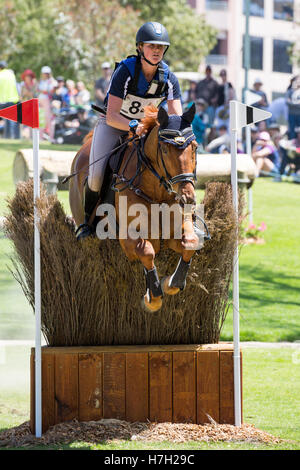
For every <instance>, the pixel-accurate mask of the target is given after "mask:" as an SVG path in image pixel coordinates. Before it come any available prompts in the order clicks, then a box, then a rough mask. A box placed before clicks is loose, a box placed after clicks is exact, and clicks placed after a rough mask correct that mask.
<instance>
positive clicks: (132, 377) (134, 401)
mask: <svg viewBox="0 0 300 470" xmlns="http://www.w3.org/2000/svg"><path fill="white" fill-rule="evenodd" d="M147 419H149V399H148V353H126V420H127V421H129V422H135V421H139V422H145V421H147Z"/></svg>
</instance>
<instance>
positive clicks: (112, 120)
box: [106, 94, 129, 131]
mask: <svg viewBox="0 0 300 470" xmlns="http://www.w3.org/2000/svg"><path fill="white" fill-rule="evenodd" d="M122 102H123V100H122V98H119V97H118V96H114V95H110V94H109V95H108V103H107V111H106V122H107V124H108V125H109V126H112V127H115V128H116V129H121V130H122V131H128V130H129V120H128V119H127V118H125V117H123V116H122V115H121V114H120V111H121V106H122Z"/></svg>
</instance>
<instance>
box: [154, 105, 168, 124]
mask: <svg viewBox="0 0 300 470" xmlns="http://www.w3.org/2000/svg"><path fill="white" fill-rule="evenodd" d="M157 119H158V122H159V125H160V127H166V126H167V125H168V122H169V115H168V113H167V111H166V110H165V109H164V108H163V107H162V106H161V107H160V108H159V110H158V114H157Z"/></svg>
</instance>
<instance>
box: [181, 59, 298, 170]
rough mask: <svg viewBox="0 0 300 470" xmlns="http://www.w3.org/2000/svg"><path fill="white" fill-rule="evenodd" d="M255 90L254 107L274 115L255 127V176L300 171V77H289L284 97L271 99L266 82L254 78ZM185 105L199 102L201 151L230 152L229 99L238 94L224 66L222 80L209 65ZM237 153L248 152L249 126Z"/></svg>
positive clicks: (197, 120) (197, 124)
mask: <svg viewBox="0 0 300 470" xmlns="http://www.w3.org/2000/svg"><path fill="white" fill-rule="evenodd" d="M250 91H251V92H252V93H255V94H256V95H257V96H258V100H257V102H255V103H253V104H252V106H254V107H256V108H260V109H262V110H266V111H270V112H271V113H272V117H271V118H270V119H268V120H266V121H261V122H260V123H258V124H257V125H253V126H252V128H251V152H252V158H253V160H254V162H255V165H256V169H257V175H258V176H259V175H266V174H270V175H275V176H276V175H279V176H280V175H283V174H290V173H297V172H300V76H295V77H293V78H292V79H291V82H290V85H289V87H288V88H287V90H286V95H285V96H284V97H281V98H278V99H276V100H274V101H273V102H271V103H269V101H268V98H267V95H266V93H265V92H264V90H263V83H262V80H261V79H260V78H256V79H255V81H254V83H253V86H252V89H251V90H250ZM182 96H183V107H184V109H187V108H188V107H190V106H191V105H192V104H193V103H195V104H196V115H195V118H194V120H193V122H192V126H193V130H194V134H195V136H196V140H197V143H198V146H199V147H198V151H199V152H200V153H214V154H220V153H230V129H229V102H230V101H231V100H235V99H237V97H236V92H235V89H234V86H233V84H232V83H230V82H229V81H228V79H227V72H226V70H225V69H223V70H221V71H220V74H219V80H216V79H215V78H214V77H213V73H212V68H211V66H210V65H207V67H206V70H205V78H204V79H203V80H200V81H198V82H197V81H195V80H190V81H189V87H188V89H187V90H185V91H184V93H183V95H182ZM238 152H239V153H247V148H246V136H245V131H243V133H242V135H241V139H240V140H239V141H238Z"/></svg>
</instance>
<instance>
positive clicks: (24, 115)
mask: <svg viewBox="0 0 300 470" xmlns="http://www.w3.org/2000/svg"><path fill="white" fill-rule="evenodd" d="M0 117H2V118H4V119H9V120H10V121H15V122H19V123H20V124H25V126H30V127H33V128H37V127H39V100H38V99H37V98H33V99H32V100H28V101H24V102H23V103H18V104H14V105H13V106H9V108H4V109H1V110H0Z"/></svg>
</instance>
